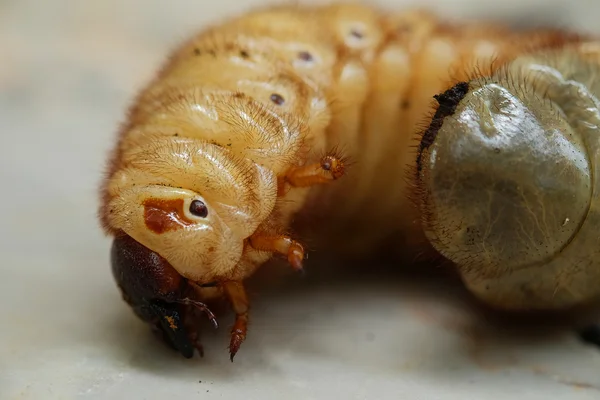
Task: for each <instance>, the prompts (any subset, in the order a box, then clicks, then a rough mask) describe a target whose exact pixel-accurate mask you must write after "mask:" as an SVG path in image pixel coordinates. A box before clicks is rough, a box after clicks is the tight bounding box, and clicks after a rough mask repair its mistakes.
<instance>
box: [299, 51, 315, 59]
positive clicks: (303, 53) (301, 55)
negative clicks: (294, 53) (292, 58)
mask: <svg viewBox="0 0 600 400" xmlns="http://www.w3.org/2000/svg"><path fill="white" fill-rule="evenodd" d="M298 58H299V59H301V60H302V61H306V62H310V61H312V60H313V56H312V54H310V53H309V52H308V51H301V52H299V53H298Z"/></svg>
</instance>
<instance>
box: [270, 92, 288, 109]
mask: <svg viewBox="0 0 600 400" xmlns="http://www.w3.org/2000/svg"><path fill="white" fill-rule="evenodd" d="M271 101H272V102H273V103H275V104H277V105H278V106H280V105H282V104H283V103H285V100H284V98H283V96H281V95H280V94H277V93H273V94H272V95H271Z"/></svg>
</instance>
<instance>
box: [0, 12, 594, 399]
mask: <svg viewBox="0 0 600 400" xmlns="http://www.w3.org/2000/svg"><path fill="white" fill-rule="evenodd" d="M279 3H281V2H279ZM301 3H303V4H310V3H318V2H316V1H302V2H301ZM368 3H370V4H373V5H377V6H382V7H387V8H388V9H390V10H394V9H395V10H400V9H401V8H403V7H407V6H409V5H415V4H419V5H420V6H421V7H434V8H435V9H436V10H437V11H438V13H439V14H440V15H441V16H445V17H447V18H451V19H458V20H460V19H468V18H484V17H485V18H494V19H499V20H503V21H506V22H507V23H510V24H514V25H533V26H536V25H553V26H559V27H566V28H571V29H576V30H578V31H581V32H589V33H598V34H600V28H598V23H597V22H598V19H600V2H597V1H594V0H570V1H558V0H501V1H483V0H460V1H456V0H455V1H450V0H438V1H436V0H429V1H419V2H417V1H414V2H409V1H401V0H388V1H383V0H380V1H370V2H368ZM265 4H275V2H273V1H271V2H267V1H261V0H220V1H204V0H171V1H159V0H120V1H117V0H102V1H93V0H87V1H76V0H70V1H69V0H37V1H35V0H0V134H1V137H2V141H1V143H0V179H1V182H2V196H1V197H0V210H1V211H2V216H1V219H0V239H1V240H0V254H1V256H2V257H1V261H0V299H1V300H0V399H74V398H89V399H105V398H110V399H120V398H135V399H142V398H146V399H155V398H165V397H167V396H171V397H173V396H175V397H178V398H227V399H235V398H244V399H247V400H248V399H270V398H277V399H279V398H282V397H286V398H288V399H320V398H326V397H327V398H329V397H331V396H337V397H338V398H347V399H399V398H407V399H408V398H410V399H417V398H423V399H434V398H436V399H461V400H464V399H483V398H491V397H489V396H490V393H491V394H494V395H495V396H496V397H497V398H499V399H500V398H519V399H542V398H547V397H548V395H551V396H553V398H569V399H598V398H600V350H597V349H591V348H588V347H585V346H583V345H581V344H580V343H579V342H578V341H577V340H576V338H575V337H574V335H572V334H570V333H569V332H566V333H562V334H557V335H553V336H551V337H543V338H541V337H540V336H533V337H527V336H526V335H517V334H513V333H512V332H509V333H507V332H501V331H498V330H497V329H487V328H486V325H485V321H483V322H482V321H481V320H477V319H476V317H474V316H473V314H472V313H470V312H469V307H468V306H466V305H465V304H464V301H463V300H461V297H460V295H457V296H455V292H456V290H455V289H454V288H453V287H450V286H449V287H446V286H443V285H441V284H438V283H423V282H415V283H410V284H407V283H404V282H389V281H388V282H386V280H385V279H383V282H381V281H380V282H371V283H369V284H366V283H365V282H362V281H361V280H358V281H357V280H355V281H353V282H349V283H344V284H340V285H335V284H331V283H330V282H327V283H321V284H315V285H312V284H308V283H305V284H303V285H301V287H300V289H298V290H295V291H292V290H290V291H286V293H284V294H283V295H282V294H281V293H278V292H277V290H273V292H272V293H265V295H264V296H257V298H256V300H255V303H254V309H253V314H252V324H251V326H250V333H249V336H248V340H247V341H246V343H245V344H244V345H243V346H242V350H241V351H240V353H239V354H238V356H237V358H236V361H235V362H234V363H233V364H232V363H230V362H229V360H228V354H227V349H226V346H227V340H228V327H229V322H228V321H222V323H221V329H219V330H218V331H217V332H210V331H209V332H208V333H207V337H206V338H205V340H204V345H205V350H206V355H205V357H204V358H203V359H199V358H195V359H192V360H184V359H181V358H180V357H179V356H178V355H177V354H175V353H172V352H170V351H168V350H167V349H165V348H163V347H162V346H161V345H160V344H159V343H158V342H155V340H154V338H153V337H152V336H151V335H150V332H149V331H148V329H147V328H146V327H145V326H143V325H142V324H141V323H139V322H138V321H137V320H136V319H135V318H134V316H133V315H132V313H131V312H130V310H129V309H128V308H126V307H125V305H124V303H122V301H121V298H120V294H119V293H118V292H117V290H116V287H115V285H114V283H113V280H112V276H111V275H110V270H109V264H108V249H109V246H110V242H109V240H108V239H107V238H105V237H104V236H103V235H102V233H101V232H100V229H99V227H98V224H97V222H96V209H97V186H98V183H99V179H100V176H101V173H102V169H103V166H104V162H105V158H106V156H107V152H108V150H109V148H110V146H111V144H112V140H113V138H114V137H115V132H116V129H117V126H118V124H119V123H120V122H121V121H122V120H123V117H124V111H125V108H126V107H127V105H128V104H129V103H130V101H131V99H132V96H133V95H134V94H135V93H136V91H137V90H139V89H140V87H141V86H142V85H143V84H145V83H146V82H147V80H148V79H149V78H150V77H151V76H152V75H153V73H154V72H155V71H156V69H157V67H159V65H160V63H161V62H162V61H163V59H164V58H165V56H166V55H167V52H168V51H169V50H170V49H171V48H172V47H173V46H175V45H176V44H177V43H179V42H180V41H181V40H183V39H185V38H187V37H188V36H189V34H191V33H192V32H195V31H196V30H198V29H200V28H201V27H202V26H204V25H205V24H207V23H213V22H217V21H218V20H219V19H221V18H225V17H226V16H229V15H233V14H234V13H241V12H243V11H244V10H246V9H249V8H251V7H253V6H257V5H265ZM458 292H460V290H458Z"/></svg>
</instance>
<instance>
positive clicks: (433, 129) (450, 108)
mask: <svg viewBox="0 0 600 400" xmlns="http://www.w3.org/2000/svg"><path fill="white" fill-rule="evenodd" d="M468 91H469V83H468V82H460V83H457V84H456V85H454V86H452V87H451V88H450V89H448V90H446V91H445V92H444V93H441V94H437V95H435V96H433V98H434V99H436V100H437V102H438V104H439V106H438V108H437V110H436V111H435V114H434V115H433V118H432V120H431V123H430V124H429V127H428V128H427V130H426V131H425V133H424V134H423V137H422V138H421V143H420V144H419V153H418V155H417V173H419V172H421V169H422V168H423V165H422V157H423V151H425V150H426V149H427V148H429V146H431V145H432V144H433V142H434V141H435V138H436V136H437V134H438V132H439V130H440V128H441V127H442V124H443V123H444V119H445V118H446V117H447V116H450V115H452V114H454V113H455V112H456V106H458V103H460V101H461V100H462V99H463V98H464V97H465V96H466V94H467V92H468Z"/></svg>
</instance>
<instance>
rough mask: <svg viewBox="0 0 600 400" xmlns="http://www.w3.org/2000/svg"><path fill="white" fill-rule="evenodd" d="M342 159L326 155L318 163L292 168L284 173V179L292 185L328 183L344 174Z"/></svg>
mask: <svg viewBox="0 0 600 400" xmlns="http://www.w3.org/2000/svg"><path fill="white" fill-rule="evenodd" d="M344 170H345V167H344V161H343V160H342V159H340V158H339V157H337V156H333V155H327V156H324V157H323V158H321V161H320V162H319V163H314V164H309V165H305V166H302V167H298V168H294V169H292V170H290V171H289V172H288V173H287V174H286V175H285V178H284V179H285V181H286V182H287V183H289V184H290V185H292V186H293V187H307V186H313V185H318V184H322V183H328V182H331V181H333V180H336V179H339V178H341V177H342V176H343V175H344Z"/></svg>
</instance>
